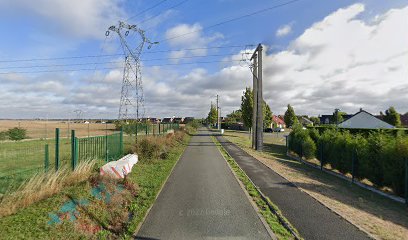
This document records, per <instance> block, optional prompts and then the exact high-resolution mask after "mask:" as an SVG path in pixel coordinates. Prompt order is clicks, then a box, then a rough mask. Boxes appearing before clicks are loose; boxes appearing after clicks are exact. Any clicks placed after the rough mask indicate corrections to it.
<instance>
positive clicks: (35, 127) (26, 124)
mask: <svg viewBox="0 0 408 240" xmlns="http://www.w3.org/2000/svg"><path fill="white" fill-rule="evenodd" d="M15 127H21V128H24V129H26V130H27V135H28V138H31V139H48V138H54V136H55V129H56V128H59V129H60V135H61V137H70V135H71V133H70V132H71V130H75V134H76V136H78V137H87V136H88V135H89V136H99V135H105V133H106V130H108V131H114V130H115V125H114V124H109V123H108V124H102V123H89V124H85V123H73V122H68V121H53V120H49V121H46V120H41V121H40V120H0V132H2V131H7V130H8V129H10V128H15ZM88 133H89V134H88Z"/></svg>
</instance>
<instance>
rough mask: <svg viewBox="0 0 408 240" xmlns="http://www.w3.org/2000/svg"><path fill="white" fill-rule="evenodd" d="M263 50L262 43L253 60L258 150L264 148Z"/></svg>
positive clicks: (255, 140)
mask: <svg viewBox="0 0 408 240" xmlns="http://www.w3.org/2000/svg"><path fill="white" fill-rule="evenodd" d="M262 50H263V47H262V45H261V44H259V45H258V47H257V48H256V49H255V51H254V54H253V55H252V57H251V60H254V64H253V72H252V73H253V84H254V86H253V95H254V97H253V102H254V107H253V109H254V114H253V116H252V118H253V120H252V129H253V138H252V139H253V140H252V144H253V148H254V149H255V150H258V151H262V150H263V111H262V107H263V106H262V105H263V97H262Z"/></svg>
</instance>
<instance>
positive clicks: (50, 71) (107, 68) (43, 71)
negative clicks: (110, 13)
mask: <svg viewBox="0 0 408 240" xmlns="http://www.w3.org/2000/svg"><path fill="white" fill-rule="evenodd" d="M240 61H241V60H217V61H202V62H189V63H166V64H155V65H144V66H145V67H161V66H178V65H193V64H211V63H234V62H240ZM112 69H118V67H104V68H98V70H112ZM94 70H95V68H80V69H59V70H39V71H23V72H0V75H5V74H26V73H52V72H75V71H94Z"/></svg>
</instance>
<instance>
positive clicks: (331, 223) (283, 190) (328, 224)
mask: <svg viewBox="0 0 408 240" xmlns="http://www.w3.org/2000/svg"><path fill="white" fill-rule="evenodd" d="M217 139H218V140H219V141H220V142H221V144H222V145H223V147H224V148H225V150H227V152H228V153H229V154H230V155H231V156H232V157H233V158H234V159H235V161H236V162H237V163H238V165H239V166H240V167H241V168H242V170H244V171H245V173H246V174H247V175H248V177H249V178H250V179H251V180H252V181H253V182H254V183H255V185H257V186H258V187H259V188H260V190H261V191H262V192H263V193H264V194H265V195H266V196H267V197H269V199H271V201H272V202H273V203H275V204H276V205H277V206H278V207H279V209H280V210H281V211H282V213H283V215H284V216H285V217H286V218H287V219H288V220H289V222H291V223H292V224H293V225H294V227H295V228H296V229H297V230H298V231H299V233H300V235H301V236H302V237H303V238H305V239H316V240H317V239H328V240H336V239H339V240H340V239H341V240H343V239H349V240H350V239H370V238H369V237H368V235H367V234H366V233H364V232H362V231H360V230H359V229H358V228H357V227H355V226H354V225H352V224H350V223H349V222H347V221H346V220H344V219H343V218H342V217H340V216H339V215H337V214H335V213H334V212H332V211H331V210H329V209H328V208H326V207H325V206H323V205H322V204H320V203H319V202H318V201H316V200H315V199H314V198H312V197H311V196H309V195H308V194H306V193H304V192H302V191H300V190H299V189H298V188H297V187H296V186H295V185H293V184H292V183H291V182H289V181H288V180H286V179H285V178H283V177H281V176H280V175H278V174H277V173H276V172H274V171H273V170H272V169H270V168H268V167H267V166H265V165H264V164H262V163H261V162H260V161H258V160H256V159H255V158H254V157H252V156H251V155H249V154H248V153H246V152H245V151H243V150H242V149H241V148H239V147H238V146H236V145H235V144H233V143H231V142H229V141H227V140H226V139H225V138H223V137H221V136H218V137H217Z"/></svg>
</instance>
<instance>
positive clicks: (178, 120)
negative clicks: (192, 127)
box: [173, 117, 184, 123]
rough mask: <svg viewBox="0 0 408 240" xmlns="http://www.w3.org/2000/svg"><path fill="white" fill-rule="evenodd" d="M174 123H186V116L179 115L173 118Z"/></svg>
mask: <svg viewBox="0 0 408 240" xmlns="http://www.w3.org/2000/svg"><path fill="white" fill-rule="evenodd" d="M173 122H174V123H184V118H183V117H177V118H173Z"/></svg>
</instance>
